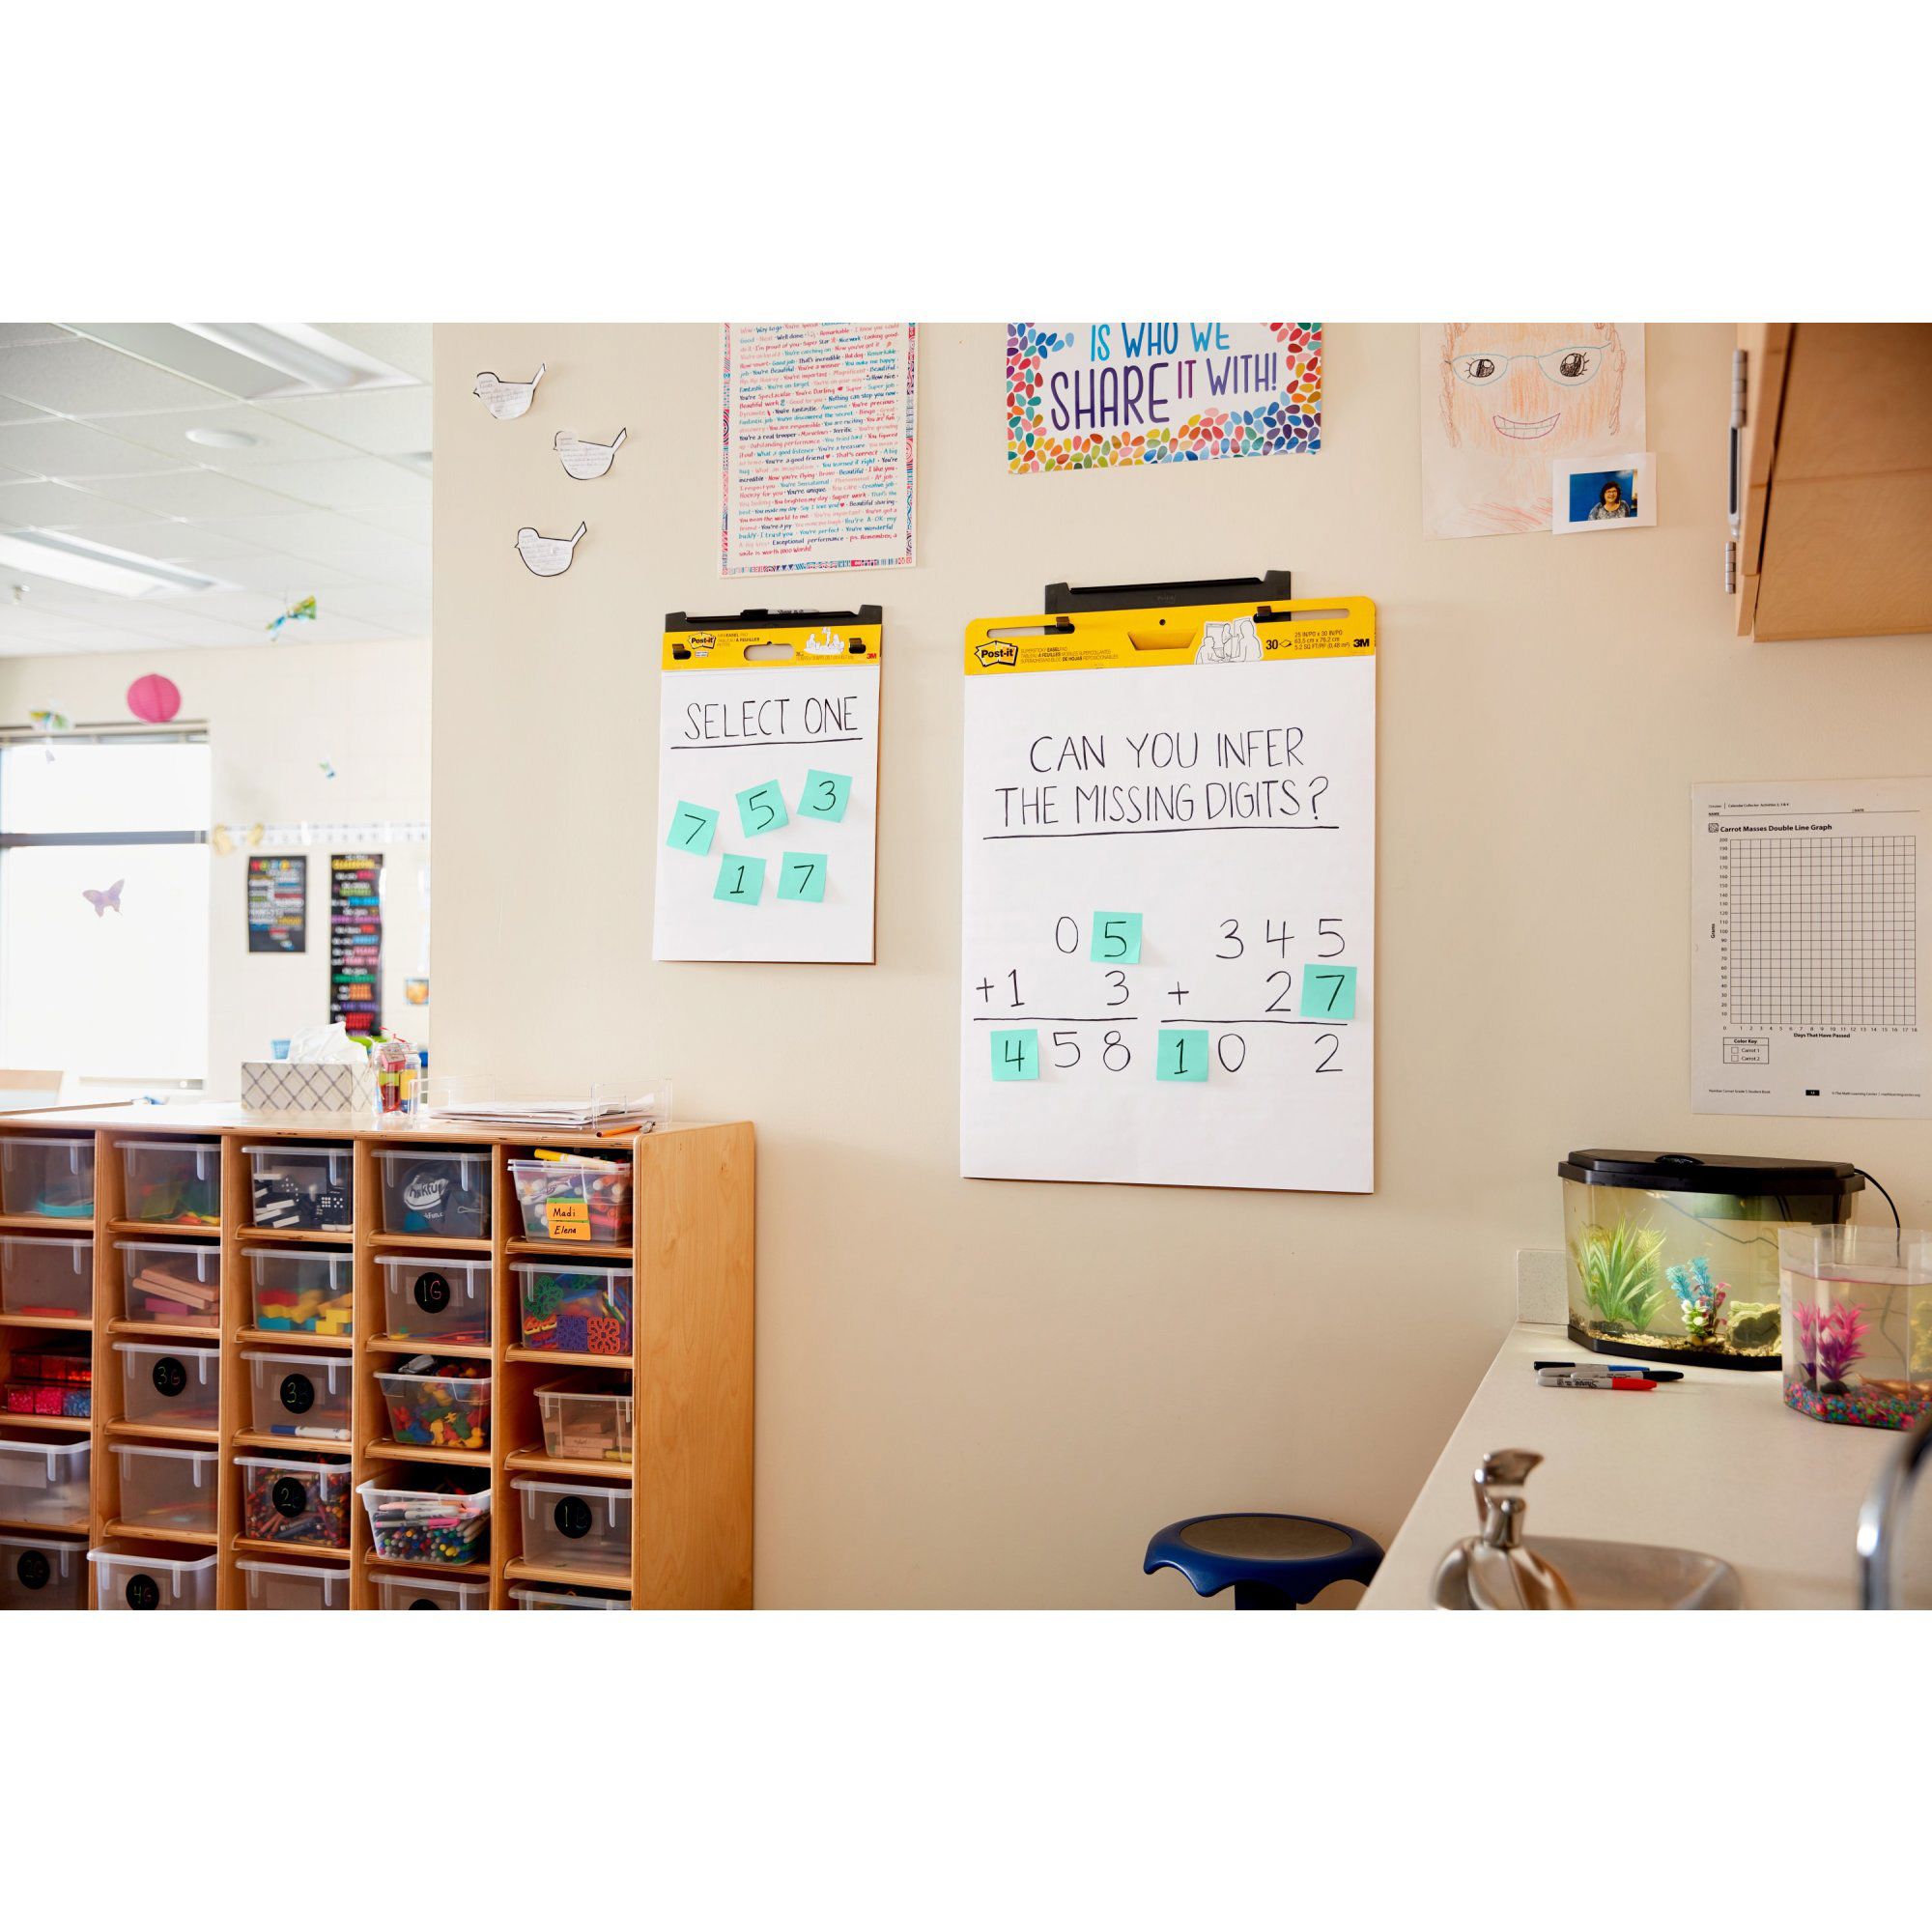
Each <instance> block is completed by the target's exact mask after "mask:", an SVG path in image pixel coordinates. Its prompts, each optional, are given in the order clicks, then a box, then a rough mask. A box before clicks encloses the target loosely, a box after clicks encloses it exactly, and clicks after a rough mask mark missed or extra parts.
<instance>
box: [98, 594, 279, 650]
mask: <svg viewBox="0 0 1932 1932" xmlns="http://www.w3.org/2000/svg"><path fill="white" fill-rule="evenodd" d="M199 602H200V600H199V599H198V598H192V597H173V598H170V599H169V600H168V601H167V602H166V603H162V602H160V601H159V600H158V599H156V598H143V599H142V600H141V602H140V603H139V604H137V605H136V606H135V607H134V609H133V610H132V611H128V613H127V614H126V615H125V616H123V617H121V618H120V620H119V622H117V623H116V625H115V629H117V630H128V631H132V632H133V633H134V634H135V635H136V636H137V637H140V638H141V639H144V640H145V641H146V642H147V644H148V647H149V648H151V649H155V648H161V647H164V646H166V645H169V644H189V645H200V644H259V643H264V642H266V641H267V639H266V637H265V636H264V634H263V632H262V630H261V629H260V627H259V626H256V625H251V624H243V623H237V622H236V621H235V620H234V619H233V618H231V617H223V616H217V615H215V614H213V613H212V612H209V611H201V610H199V609H196V608H194V607H195V606H197V605H198V604H199Z"/></svg>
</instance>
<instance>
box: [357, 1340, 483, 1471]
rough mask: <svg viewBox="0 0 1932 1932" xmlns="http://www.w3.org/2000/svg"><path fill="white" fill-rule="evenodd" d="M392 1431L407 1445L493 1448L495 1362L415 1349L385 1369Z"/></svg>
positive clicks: (382, 1379) (381, 1383)
mask: <svg viewBox="0 0 1932 1932" xmlns="http://www.w3.org/2000/svg"><path fill="white" fill-rule="evenodd" d="M376 1381H377V1385H378V1386H379V1387H380V1388H381V1389H382V1391H383V1404H384V1407H386V1408H387V1409H388V1411H389V1434H390V1436H391V1437H392V1438H393V1439H394V1440H395V1441H396V1442H397V1443H399V1444H401V1445H402V1446H403V1447H405V1448H412V1449H487V1448H489V1446H490V1365H489V1363H488V1362H470V1361H439V1360H438V1359H437V1358H436V1357H435V1356H434V1355H412V1356H410V1357H409V1358H408V1359H407V1360H406V1361H402V1362H399V1363H398V1364H397V1365H396V1369H395V1372H394V1373H393V1374H392V1375H379V1376H378V1377H377V1378H376Z"/></svg>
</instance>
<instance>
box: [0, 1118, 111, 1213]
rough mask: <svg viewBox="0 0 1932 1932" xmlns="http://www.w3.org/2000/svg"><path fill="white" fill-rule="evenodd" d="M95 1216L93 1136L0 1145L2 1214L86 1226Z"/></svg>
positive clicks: (11, 1139)
mask: <svg viewBox="0 0 1932 1932" xmlns="http://www.w3.org/2000/svg"><path fill="white" fill-rule="evenodd" d="M93 1213H94V1136H93V1135H92V1134H87V1135H83V1136H79V1137H76V1138H74V1139H72V1140H65V1139H61V1140H55V1139H47V1140H39V1139H36V1140H16V1139H14V1137H13V1136H12V1135H9V1136H8V1137H7V1138H6V1139H5V1140H0V1214H45V1215H49V1216H51V1217H52V1218H54V1219H55V1220H60V1221H85V1220H88V1219H89V1218H91V1217H92V1215H93Z"/></svg>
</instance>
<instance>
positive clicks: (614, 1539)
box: [510, 1476, 631, 1571]
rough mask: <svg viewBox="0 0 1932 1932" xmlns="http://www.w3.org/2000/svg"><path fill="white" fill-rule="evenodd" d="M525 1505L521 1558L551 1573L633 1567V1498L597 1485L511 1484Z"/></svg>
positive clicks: (526, 1480)
mask: <svg viewBox="0 0 1932 1932" xmlns="http://www.w3.org/2000/svg"><path fill="white" fill-rule="evenodd" d="M510 1487H511V1488H512V1489H513V1490H515V1491H516V1492H517V1500H518V1501H519V1502H520V1503H521V1504H522V1505H523V1509H522V1516H523V1522H524V1558H525V1560H526V1562H530V1563H540V1564H543V1565H544V1566H545V1567H546V1568H548V1569H552V1570H583V1571H614V1570H626V1571H627V1570H629V1569H630V1567H631V1492H630V1491H629V1489H628V1488H626V1489H600V1488H599V1487H598V1486H597V1485H596V1484H595V1483H587V1482H586V1483H553V1482H541V1481H538V1480H537V1479H536V1478H535V1477H531V1476H518V1477H516V1478H515V1479H514V1480H513V1481H512V1482H511V1484H510Z"/></svg>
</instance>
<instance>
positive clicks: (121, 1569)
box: [87, 1544, 221, 1610]
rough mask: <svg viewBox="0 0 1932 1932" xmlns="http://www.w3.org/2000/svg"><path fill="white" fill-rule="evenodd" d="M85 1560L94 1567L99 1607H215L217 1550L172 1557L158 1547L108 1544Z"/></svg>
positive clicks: (194, 1608) (89, 1552)
mask: <svg viewBox="0 0 1932 1932" xmlns="http://www.w3.org/2000/svg"><path fill="white" fill-rule="evenodd" d="M87 1560H88V1561H89V1562H90V1563H92V1564H93V1565H94V1566H95V1585H96V1589H97V1592H98V1596H97V1601H96V1605H95V1607H96V1608H97V1609H102V1610H212V1609H213V1607H214V1568H215V1565H216V1564H217V1563H219V1562H220V1561H221V1559H220V1557H218V1556H217V1555H215V1554H214V1552H213V1550H211V1551H210V1552H209V1553H208V1554H207V1555H206V1556H170V1555H168V1554H167V1553H166V1552H165V1551H164V1550H160V1549H117V1548H114V1547H113V1546H112V1545H111V1544H109V1545H103V1546H102V1547H101V1548H99V1549H90V1550H89V1551H88V1552H87Z"/></svg>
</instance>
